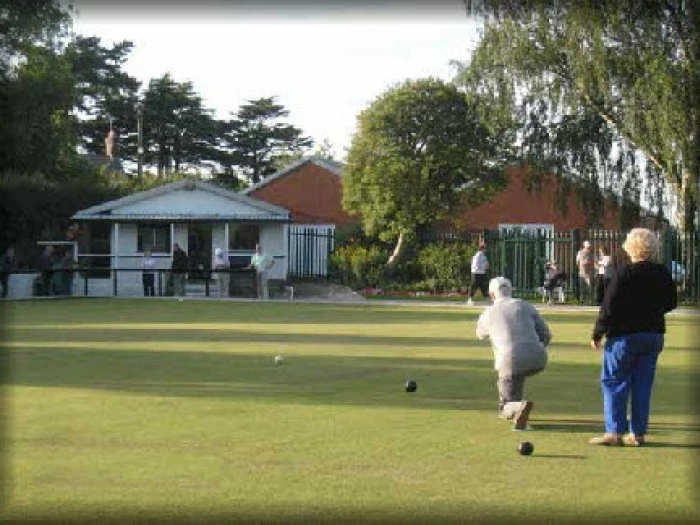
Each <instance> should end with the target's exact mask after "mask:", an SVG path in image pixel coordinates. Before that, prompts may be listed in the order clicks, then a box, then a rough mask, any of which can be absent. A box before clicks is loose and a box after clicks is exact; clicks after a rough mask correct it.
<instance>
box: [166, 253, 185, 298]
mask: <svg viewBox="0 0 700 525" xmlns="http://www.w3.org/2000/svg"><path fill="white" fill-rule="evenodd" d="M170 273H171V275H172V278H173V295H176V296H178V297H183V296H184V295H185V274H186V273H187V254H186V253H185V250H183V249H182V248H180V245H179V244H177V243H175V245H174V246H173V263H172V266H171V267H170Z"/></svg>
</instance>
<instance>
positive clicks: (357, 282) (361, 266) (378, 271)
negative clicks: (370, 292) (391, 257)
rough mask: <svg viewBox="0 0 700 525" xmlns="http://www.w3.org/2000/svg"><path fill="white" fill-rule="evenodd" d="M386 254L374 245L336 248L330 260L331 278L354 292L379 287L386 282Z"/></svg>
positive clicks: (382, 249)
mask: <svg viewBox="0 0 700 525" xmlns="http://www.w3.org/2000/svg"><path fill="white" fill-rule="evenodd" d="M387 257H388V255H387V253H386V251H385V249H384V248H382V247H380V246H376V245H371V246H369V247H365V246H360V245H348V246H341V247H340V248H338V249H337V250H336V251H335V252H334V253H333V255H331V260H330V271H331V278H332V279H333V280H334V281H336V282H338V283H340V284H344V285H346V286H349V287H350V288H353V289H355V290H357V289H361V288H368V287H381V286H383V285H384V284H385V282H386V270H385V265H386V260H387Z"/></svg>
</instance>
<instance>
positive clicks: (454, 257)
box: [416, 241, 478, 292]
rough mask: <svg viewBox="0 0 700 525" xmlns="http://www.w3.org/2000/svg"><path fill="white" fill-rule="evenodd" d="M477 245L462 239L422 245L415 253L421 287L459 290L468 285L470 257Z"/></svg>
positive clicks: (463, 289)
mask: <svg viewBox="0 0 700 525" xmlns="http://www.w3.org/2000/svg"><path fill="white" fill-rule="evenodd" d="M477 249H478V248H477V246H476V245H475V244H474V245H472V244H467V243H465V242H463V241H457V242H450V243H447V242H442V241H441V242H436V243H431V244H427V245H425V246H423V247H422V248H421V249H420V250H419V251H418V254H417V258H416V259H417V263H418V266H419V267H420V270H421V274H422V280H421V282H420V283H419V285H420V287H421V288H426V289H428V290H430V291H432V292H461V291H465V290H466V289H467V288H468V287H469V279H470V273H471V259H472V256H473V255H474V254H475V253H476V251H477Z"/></svg>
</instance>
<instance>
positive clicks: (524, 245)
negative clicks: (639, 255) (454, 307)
mask: <svg viewBox="0 0 700 525" xmlns="http://www.w3.org/2000/svg"><path fill="white" fill-rule="evenodd" d="M657 235H658V236H659V240H660V246H661V249H660V253H659V254H658V255H657V260H658V261H659V262H661V263H663V264H664V265H666V267H667V268H668V269H669V270H670V271H671V273H672V275H673V278H674V281H675V282H676V284H677V287H678V295H679V300H680V301H681V302H682V303H684V304H694V305H697V304H700V264H699V263H700V233H699V232H695V233H694V234H681V233H679V232H677V231H675V230H672V229H668V230H665V231H663V232H658V233H657ZM626 236H627V231H619V230H596V229H590V230H579V229H575V230H566V231H553V230H546V229H539V230H538V229H534V230H527V229H517V228H516V229H512V230H486V231H483V232H479V233H463V234H455V233H454V232H448V233H443V234H440V235H433V236H431V237H430V238H428V239H425V240H438V239H439V240H447V241H449V240H458V239H459V240H463V241H466V242H473V243H475V242H478V240H480V239H484V240H485V241H486V245H487V252H486V253H487V256H488V259H489V264H490V272H489V273H490V275H492V276H495V275H503V276H505V277H507V278H508V279H510V280H511V282H512V283H513V288H514V292H515V294H517V295H518V296H520V297H534V296H536V295H538V293H539V291H538V288H540V287H541V286H542V285H543V283H544V278H545V272H546V267H545V265H546V263H547V262H548V261H552V260H556V261H557V263H558V265H559V268H560V270H561V271H562V272H563V273H565V274H566V285H565V286H566V293H567V296H568V297H569V298H571V299H575V300H578V301H580V302H583V303H592V302H593V297H590V296H585V297H584V296H582V291H581V290H579V282H578V268H577V266H576V254H577V252H578V250H580V249H581V246H582V244H583V242H584V241H586V240H587V241H590V243H591V245H592V250H593V253H594V254H595V255H596V256H597V255H598V249H599V248H600V247H601V246H606V247H607V248H608V249H609V250H610V253H611V255H613V257H615V256H616V255H617V256H619V254H620V253H621V250H622V244H623V242H624V240H625V238H626Z"/></svg>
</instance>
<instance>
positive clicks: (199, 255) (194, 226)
mask: <svg viewBox="0 0 700 525" xmlns="http://www.w3.org/2000/svg"><path fill="white" fill-rule="evenodd" d="M211 230H212V227H211V223H203V222H191V223H190V224H189V225H188V227H187V249H188V253H187V258H188V262H189V267H190V268H189V279H190V280H200V279H206V278H207V277H208V276H209V273H210V270H211V257H212V253H211Z"/></svg>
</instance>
